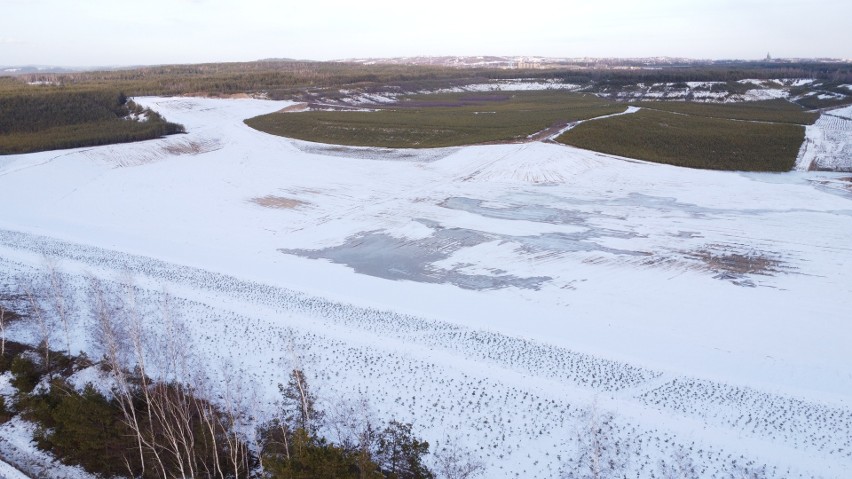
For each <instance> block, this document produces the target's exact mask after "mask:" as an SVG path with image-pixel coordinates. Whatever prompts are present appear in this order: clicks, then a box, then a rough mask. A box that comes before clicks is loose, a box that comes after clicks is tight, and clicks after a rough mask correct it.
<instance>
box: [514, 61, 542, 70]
mask: <svg viewBox="0 0 852 479" xmlns="http://www.w3.org/2000/svg"><path fill="white" fill-rule="evenodd" d="M517 68H518V69H519V70H538V69H539V68H541V62H540V61H538V60H527V59H526V58H519V59H518V63H517Z"/></svg>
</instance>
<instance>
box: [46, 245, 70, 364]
mask: <svg viewBox="0 0 852 479" xmlns="http://www.w3.org/2000/svg"><path fill="white" fill-rule="evenodd" d="M44 263H45V270H46V272H47V279H46V282H47V284H46V287H45V296H46V298H45V299H46V300H47V304H48V305H49V307H50V309H51V312H52V313H53V314H54V315H55V316H56V318H57V319H58V320H59V321H60V323H61V324H62V329H63V330H64V332H65V351H66V352H67V353H68V354H69V355H70V354H71V332H70V328H71V324H70V323H71V322H72V321H73V317H74V315H73V311H72V310H73V300H74V296H73V294H72V292H71V290H70V288H69V285H68V282H67V281H66V280H65V277H64V276H63V274H62V272H61V271H60V270H59V264H58V263H57V261H56V260H55V259H54V258H50V257H46V258H45V260H44Z"/></svg>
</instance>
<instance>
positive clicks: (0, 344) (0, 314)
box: [0, 304, 6, 358]
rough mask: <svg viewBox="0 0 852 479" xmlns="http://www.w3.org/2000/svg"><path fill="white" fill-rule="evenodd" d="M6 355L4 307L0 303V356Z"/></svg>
mask: <svg viewBox="0 0 852 479" xmlns="http://www.w3.org/2000/svg"><path fill="white" fill-rule="evenodd" d="M5 356H6V308H4V307H3V305H2V304H0V358H3V357H5Z"/></svg>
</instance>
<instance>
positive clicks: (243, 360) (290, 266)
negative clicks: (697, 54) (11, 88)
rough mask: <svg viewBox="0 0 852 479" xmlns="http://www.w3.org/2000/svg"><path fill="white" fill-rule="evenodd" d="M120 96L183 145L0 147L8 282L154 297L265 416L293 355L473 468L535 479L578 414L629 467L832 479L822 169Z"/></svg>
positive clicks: (841, 424)
mask: <svg viewBox="0 0 852 479" xmlns="http://www.w3.org/2000/svg"><path fill="white" fill-rule="evenodd" d="M138 102H139V103H141V104H143V105H145V106H151V107H152V108H154V109H155V110H157V111H159V112H161V113H162V114H163V115H164V116H165V117H166V118H168V119H169V120H170V121H176V122H179V123H183V124H184V125H186V127H187V130H188V131H189V133H188V134H187V135H182V136H175V137H170V138H167V139H163V140H155V141H149V142H144V143H135V144H128V145H115V146H106V147H99V148H88V149H78V150H70V151H62V152H44V153H37V154H30V155H19V156H6V157H0V188H2V191H3V193H4V198H6V199H5V201H3V202H2V204H0V265H2V267H0V272H2V274H3V275H5V276H14V275H16V274H24V275H26V274H32V273H33V272H34V271H35V270H37V269H38V268H41V267H43V266H44V265H45V261H46V260H45V257H49V258H53V259H54V260H55V261H56V262H57V263H56V264H58V265H59V268H60V269H61V270H62V271H63V272H65V274H67V275H68V277H69V278H72V280H73V279H75V278H76V280H77V283H76V284H78V285H79V286H80V288H81V289H80V290H81V291H82V288H83V285H84V284H85V278H86V277H87V275H95V276H99V277H102V278H103V279H104V280H105V281H107V283H106V284H108V285H111V286H110V287H113V286H117V284H118V283H120V282H127V281H130V280H131V278H132V281H133V283H134V284H135V286H136V287H137V288H138V289H139V291H140V295H141V296H142V297H145V298H151V299H157V298H161V297H162V295H163V294H164V291H167V292H168V294H169V295H170V296H171V297H172V298H173V303H174V304H175V307H176V308H177V309H178V310H179V311H180V312H181V313H182V314H181V315H182V317H183V319H184V321H185V322H186V324H187V326H188V331H189V335H190V336H191V338H188V339H189V340H191V342H192V343H193V344H194V346H195V347H196V350H197V352H198V354H199V356H200V357H201V358H203V359H204V360H205V361H206V362H208V363H209V364H215V365H227V367H228V368H230V369H231V370H232V371H236V372H238V373H239V375H240V376H242V377H243V378H244V380H245V381H246V383H247V384H249V385H254V386H253V387H254V388H255V390H256V393H257V400H256V401H255V402H254V403H253V404H254V407H256V408H257V409H258V410H260V411H261V412H263V411H269V410H270V409H271V408H272V407H273V405H272V403H273V401H274V400H275V397H276V393H277V384H278V383H279V382H281V381H283V380H284V378H285V375H286V371H287V370H288V368H291V367H292V366H293V361H294V359H293V358H294V357H298V358H299V361H300V362H301V365H302V367H303V368H304V369H305V370H306V371H307V373H308V376H309V379H312V380H313V383H314V385H315V386H316V387H317V389H318V392H319V394H320V396H321V397H322V398H324V399H325V401H327V402H334V401H335V400H336V399H337V398H341V397H345V398H349V399H351V400H357V399H359V398H361V397H367V398H369V400H370V402H371V404H372V407H373V409H375V411H376V412H377V414H379V415H380V416H382V417H395V418H397V419H400V420H403V421H407V422H409V421H410V422H413V423H414V424H415V428H416V431H417V433H418V434H419V435H420V436H421V437H424V438H425V439H427V440H429V441H430V442H431V443H433V444H434V443H435V442H438V443H443V442H445V439H446V438H449V439H450V440H452V441H454V442H457V443H462V444H464V445H466V446H467V447H468V448H469V449H471V450H473V451H474V452H475V454H476V455H478V456H480V457H481V458H482V459H483V460H484V461H485V462H486V464H487V465H488V472H487V474H486V477H489V478H503V477H506V478H509V477H522V478H536V477H538V478H552V477H557V476H558V471H559V469H560V467H561V466H562V465H563V464H564V463H565V462H566V461H567V460H568V459H570V458H572V457H573V456H574V455H575V450H576V445H575V437H576V434H577V430H578V428H580V427H581V422H580V421H579V418H580V417H582V411H583V409H585V408H587V407H589V405H591V404H593V403H595V404H597V408H598V409H599V410H601V411H605V412H610V413H612V414H614V416H615V418H616V419H615V423H614V428H615V431H616V434H617V436H618V437H619V438H620V439H623V440H624V441H625V444H627V446H628V448H629V451H630V460H629V468H630V471H631V473H630V476H631V477H651V475H652V474H656V475H657V476H659V461H660V460H669V459H670V458H672V457H674V456H676V455H677V454H679V453H683V454H686V455H687V456H689V457H691V458H692V461H694V463H695V464H696V465H697V466H698V470H699V471H700V477H706V478H714V477H715V478H722V477H729V476H728V475H726V474H727V471H729V470H731V469H732V468H733V467H734V465H735V464H736V465H739V466H743V465H747V466H754V467H761V466H764V465H765V466H766V473H767V477H773V478H795V477H801V478H811V477H826V478H837V477H844V475H847V474H848V471H849V470H852V374H850V369H849V365H850V364H852V350H850V348H849V343H850V339H852V326H850V324H849V318H850V315H849V298H850V297H852V246H850V245H849V238H852V194H850V191H849V188H848V183H849V181H848V180H846V179H844V176H843V175H841V174H835V173H817V172H791V173H787V174H742V173H732V172H712V171H699V170H690V169H683V168H676V167H672V166H666V165H656V164H649V163H644V162H640V161H635V160H629V159H623V158H614V157H610V156H606V155H601V154H597V153H592V152H588V151H584V150H579V149H575V148H570V147H565V146H561V145H555V144H548V143H525V144H512V145H490V146H477V147H465V148H449V149H442V150H423V151H420V150H378V149H369V148H348V147H332V146H327V145H317V144H311V143H306V142H299V141H293V140H288V139H284V138H280V137H275V136H270V135H266V134H263V133H260V132H257V131H254V130H252V129H250V128H248V127H247V126H245V125H244V124H243V123H242V120H243V119H244V118H248V117H251V116H255V115H258V114H262V113H268V112H272V111H277V110H280V109H282V108H283V107H284V106H287V103H282V102H271V101H263V100H214V99H190V98H174V99H163V98H142V99H138ZM837 185H840V186H837ZM82 302H84V299H83V298H82V295H81V303H82ZM152 317H154V318H155V317H156V315H154V316H152ZM76 329H77V334H76V335H75V337H74V338H73V344H72V349H73V350H77V349H85V350H88V351H90V352H91V353H92V354H97V345H93V344H91V343H90V342H89V341H87V339H86V338H87V331H88V327H87V326H86V325H85V324H78V325H77V327H76ZM14 334H15V335H17V337H19V338H26V337H31V336H29V334H30V333H28V332H27V331H24V330H21V329H18V330H16V331H14Z"/></svg>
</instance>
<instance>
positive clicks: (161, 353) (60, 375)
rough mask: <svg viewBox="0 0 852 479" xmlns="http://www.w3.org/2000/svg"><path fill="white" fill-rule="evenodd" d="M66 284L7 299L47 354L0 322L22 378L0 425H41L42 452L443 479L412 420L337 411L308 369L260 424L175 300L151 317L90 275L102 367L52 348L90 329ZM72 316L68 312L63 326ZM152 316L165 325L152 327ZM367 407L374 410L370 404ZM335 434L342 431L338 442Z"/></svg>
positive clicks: (98, 467)
mask: <svg viewBox="0 0 852 479" xmlns="http://www.w3.org/2000/svg"><path fill="white" fill-rule="evenodd" d="M66 281H67V277H66V276H64V275H63V274H61V273H60V272H59V271H58V270H57V269H56V267H55V264H52V263H51V264H50V265H49V266H48V271H47V272H46V274H43V275H40V276H39V277H37V278H29V279H20V280H18V281H17V288H18V289H19V292H16V293H15V294H13V295H10V294H4V295H3V296H2V297H0V318H2V319H5V320H8V319H12V318H14V322H17V321H26V322H28V323H29V325H30V326H32V329H34V330H36V331H37V332H38V333H37V338H38V339H37V341H38V344H37V345H36V346H27V345H24V344H21V343H17V342H9V343H8V344H7V343H6V341H5V331H6V329H5V327H6V326H8V325H9V324H10V322H9V321H4V322H0V325H2V326H3V328H4V329H3V331H2V333H3V334H2V337H3V351H2V355H0V357H2V361H0V373H3V372H5V371H10V372H11V375H12V380H11V384H12V386H13V387H14V388H15V390H16V394H15V397H14V401H13V403H12V404H6V403H5V401H3V402H0V421H5V420H8V419H9V418H11V417H12V416H13V415H15V414H20V415H21V416H22V417H23V418H24V419H26V420H29V421H32V422H33V423H35V424H36V425H37V428H38V429H37V432H36V437H35V439H36V442H37V445H38V446H39V447H40V448H42V449H44V450H47V451H50V452H52V453H53V454H54V455H56V456H57V457H58V458H59V459H61V460H62V461H63V462H66V463H69V464H74V465H80V466H82V467H83V468H84V469H86V470H87V471H89V472H92V473H95V474H98V475H102V476H104V477H115V476H125V477H139V478H164V479H165V478H183V477H193V478H221V479H225V478H248V477H255V478H272V479H278V478H280V479H308V478H311V479H313V478H319V477H322V478H330V479H333V478H339V479H348V478H352V479H362V478H374V479H431V478H434V477H435V475H434V473H433V472H432V471H431V470H430V469H429V468H427V467H426V465H425V464H424V461H423V459H424V457H425V456H426V455H427V454H429V443H428V442H426V441H423V440H420V439H418V438H417V437H416V436H415V435H414V433H413V427H412V425H411V424H407V423H403V422H399V421H395V420H392V421H390V422H388V423H387V424H385V425H381V424H380V423H379V422H377V421H375V420H374V419H372V417H371V416H370V415H368V414H361V415H359V414H357V413H355V412H353V411H352V410H351V409H350V410H348V411H346V412H345V413H341V412H340V411H335V412H334V413H333V414H326V413H325V412H324V411H322V410H320V409H319V408H318V407H317V403H318V401H317V398H316V396H315V395H314V393H313V391H312V388H311V387H310V385H309V383H308V380H307V377H306V375H305V373H304V372H303V371H302V370H301V369H294V370H293V371H291V373H290V375H289V378H288V381H287V382H286V384H284V383H282V384H279V390H280V393H281V400H280V402H279V403H278V408H277V411H276V412H275V413H274V414H273V415H272V417H271V418H269V419H268V420H266V421H262V422H261V423H260V424H258V423H257V421H256V420H255V419H253V418H254V417H256V416H257V414H258V411H255V410H253V409H252V407H251V406H247V404H246V402H245V398H244V397H243V396H240V393H239V392H238V389H239V388H237V387H235V386H234V383H233V382H231V381H233V380H234V378H233V377H231V376H230V375H228V377H227V378H225V380H224V382H223V383H216V385H215V386H214V384H213V382H212V381H211V380H210V379H209V377H210V376H215V375H216V372H215V371H211V370H205V368H204V365H203V364H202V363H200V362H197V361H195V360H194V359H193V357H192V353H191V351H190V349H189V348H190V346H188V341H187V340H186V331H184V329H183V325H182V323H181V321H180V319H179V315H178V314H177V313H176V312H175V311H174V310H173V309H172V307H171V306H170V304H169V300H168V298H165V299H163V302H162V303H160V304H158V305H157V309H158V310H159V312H160V315H159V316H157V317H156V318H153V317H146V316H147V315H148V314H151V313H145V312H143V311H148V309H147V306H150V305H143V303H145V302H146V300H145V299H144V298H142V297H140V296H139V291H138V290H136V289H135V288H133V287H132V286H129V285H125V286H124V287H121V288H118V289H115V288H112V287H111V286H109V285H106V284H105V283H103V282H101V281H100V280H97V279H94V278H90V280H89V284H88V291H87V292H86V295H87V298H88V300H89V304H88V310H89V314H90V323H91V324H90V327H91V334H92V336H93V340H94V341H96V342H97V344H99V345H100V351H101V359H100V360H99V361H97V362H93V361H91V360H89V359H88V357H87V356H86V355H85V354H82V353H81V354H80V355H79V356H76V357H74V356H70V355H68V354H65V353H63V352H61V351H58V350H56V349H52V347H51V345H54V347H55V346H56V345H59V344H63V347H65V348H66V350H67V349H70V345H69V341H68V339H67V337H66V338H65V341H63V340H62V338H61V336H62V334H61V330H62V329H63V327H62V326H63V324H65V325H67V324H68V322H71V323H73V324H72V325H71V326H72V328H73V327H74V325H75V324H77V325H78V324H79V322H78V320H79V319H80V318H74V317H71V316H72V314H71V311H79V310H78V309H77V308H75V305H74V304H72V302H73V301H74V300H73V299H72V298H73V294H71V293H70V291H71V288H69V285H68V283H67V282H66ZM11 311H19V312H20V315H13V314H12V313H11ZM64 313H68V315H69V317H66V318H64V319H63V318H62V317H61V316H62V315H63V314H64ZM149 320H151V321H152V322H154V323H155V324H157V325H158V326H157V328H160V327H161V328H162V329H161V330H159V331H153V330H151V329H150V327H149V326H148V324H150V323H149V322H148V321H149ZM208 367H209V366H208ZM84 369H88V370H90V371H92V370H94V371H97V373H96V374H97V375H98V377H99V379H98V380H97V381H94V384H93V383H92V382H90V383H87V384H85V385H84V386H81V385H80V384H79V381H77V380H73V379H72V376H73V375H74V374H75V373H77V372H79V371H81V370H84ZM151 371H156V376H157V377H156V378H154V377H153V374H152V373H151ZM367 409H368V405H367V404H366V402H365V403H364V404H363V407H360V408H359V410H360V411H366V410H367ZM323 431H326V432H332V431H333V432H334V437H335V440H329V439H327V438H326V437H325V436H324V435H323ZM441 464H449V466H448V467H450V469H447V470H448V471H456V470H470V471H472V472H481V468H482V466H481V465H478V464H474V463H472V462H470V461H467V462H465V463H464V464H461V466H460V465H459V464H460V462H459V461H456V460H455V459H454V457H450V456H448V459H447V461H443V462H441ZM453 467H455V469H453ZM459 467H463V468H466V469H459ZM442 470H443V469H442ZM443 477H447V478H450V479H456V478H459V479H463V478H472V477H474V475H472V474H467V475H459V474H455V475H453V474H452V473H451V474H449V475H444V476H443Z"/></svg>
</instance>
